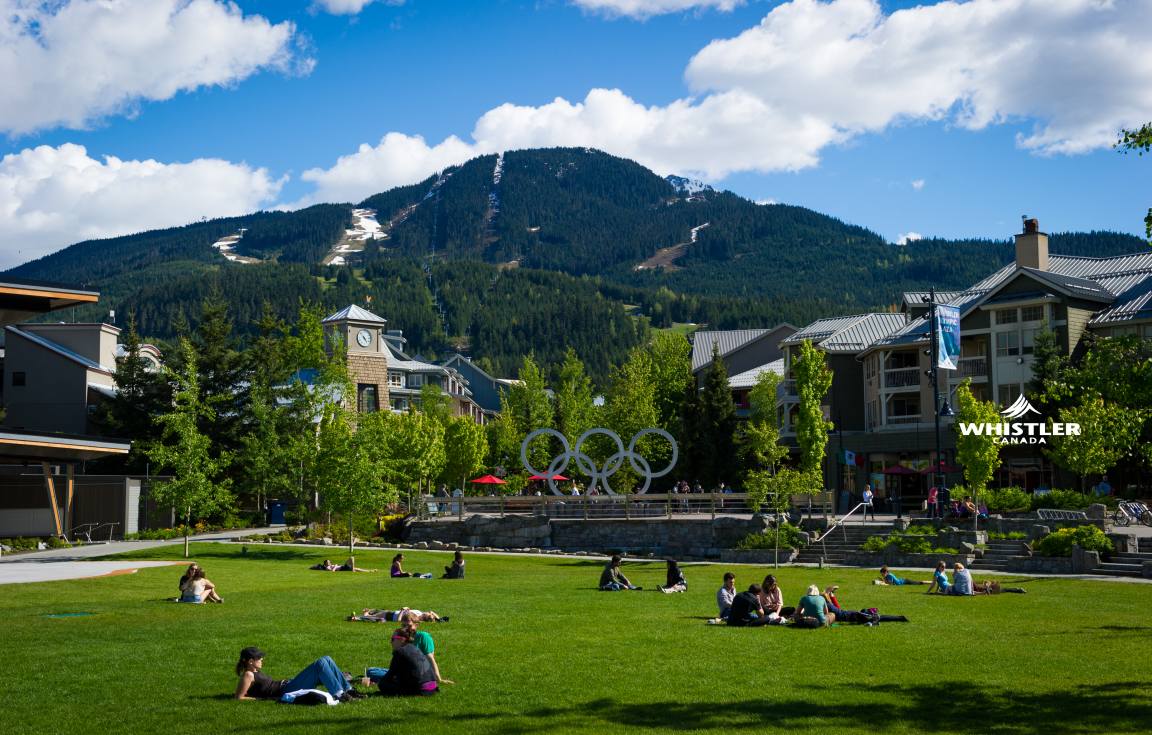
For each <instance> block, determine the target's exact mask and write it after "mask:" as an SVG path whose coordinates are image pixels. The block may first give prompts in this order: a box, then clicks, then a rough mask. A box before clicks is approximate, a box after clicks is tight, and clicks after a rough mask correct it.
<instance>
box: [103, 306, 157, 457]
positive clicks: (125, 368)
mask: <svg viewBox="0 0 1152 735" xmlns="http://www.w3.org/2000/svg"><path fill="white" fill-rule="evenodd" d="M123 340H124V341H123V344H124V347H125V349H126V350H127V352H128V354H127V355H125V356H124V357H123V359H121V360H119V361H118V362H117V363H116V371H115V372H114V373H113V375H112V380H113V382H115V384H116V394H115V395H114V396H111V397H109V398H106V399H105V400H104V403H103V404H102V405H101V407H100V413H99V414H97V417H96V423H97V424H103V425H104V426H106V427H107V429H108V430H109V432H110V433H111V435H112V436H115V437H119V438H121V439H130V440H132V450H131V452H130V453H129V454H128V457H127V458H126V459H121V458H107V459H103V460H99V471H101V472H107V473H110V474H112V473H119V472H135V473H143V472H144V470H145V463H146V462H147V460H148V456H147V452H146V447H147V446H148V445H149V444H150V443H151V442H153V441H155V440H156V439H157V438H158V437H159V436H160V434H161V431H160V428H161V427H160V426H159V425H158V424H157V423H156V422H155V421H154V419H155V417H156V416H159V415H161V414H164V413H167V412H168V411H170V410H171V405H172V391H171V388H170V387H169V385H168V381H167V380H165V378H164V374H163V373H162V372H161V371H159V370H156V369H155V368H153V367H152V362H151V361H150V360H147V359H145V358H144V357H141V355H140V335H139V334H138V333H137V332H136V315H135V314H129V315H128V330H127V332H125V334H124V337H123Z"/></svg>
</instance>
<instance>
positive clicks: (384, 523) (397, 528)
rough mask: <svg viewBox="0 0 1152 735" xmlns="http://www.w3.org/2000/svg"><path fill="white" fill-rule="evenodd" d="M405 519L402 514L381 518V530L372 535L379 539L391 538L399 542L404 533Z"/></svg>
mask: <svg viewBox="0 0 1152 735" xmlns="http://www.w3.org/2000/svg"><path fill="white" fill-rule="evenodd" d="M405 517H406V516H405V515H404V514H402V513H399V514H397V515H394V516H380V530H379V531H377V532H376V533H374V534H372V535H373V536H375V537H377V538H389V539H396V540H397V541H399V540H400V534H401V533H402V532H403V531H404V518H405Z"/></svg>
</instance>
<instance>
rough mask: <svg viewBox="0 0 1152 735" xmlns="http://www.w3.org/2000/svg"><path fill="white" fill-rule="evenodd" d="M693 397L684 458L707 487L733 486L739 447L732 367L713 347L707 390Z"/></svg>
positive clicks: (706, 377)
mask: <svg viewBox="0 0 1152 735" xmlns="http://www.w3.org/2000/svg"><path fill="white" fill-rule="evenodd" d="M693 393H695V395H694V396H693V398H694V400H693V401H692V405H690V406H687V407H686V422H685V423H686V424H687V426H686V428H687V430H688V432H689V435H688V436H687V437H686V438H685V444H686V445H687V446H686V447H685V449H684V455H685V456H686V458H688V459H689V463H688V468H689V469H690V470H691V473H692V475H693V479H698V480H700V481H702V482H705V483H707V484H708V485H707V488H706V489H710V488H712V487H716V486H717V485H719V484H720V483H721V482H727V483H731V482H732V480H733V479H734V478H735V475H736V473H737V472H738V471H739V462H738V456H737V446H736V427H737V423H738V419H737V418H736V406H735V404H734V403H733V402H732V389H731V388H729V387H728V367H727V366H726V365H725V364H724V361H723V360H722V359H721V358H720V349H719V347H717V346H716V345H715V344H713V345H712V365H711V366H710V367H709V368H708V372H707V374H706V375H705V377H704V389H703V390H701V391H699V392H698V393H696V392H695V391H693Z"/></svg>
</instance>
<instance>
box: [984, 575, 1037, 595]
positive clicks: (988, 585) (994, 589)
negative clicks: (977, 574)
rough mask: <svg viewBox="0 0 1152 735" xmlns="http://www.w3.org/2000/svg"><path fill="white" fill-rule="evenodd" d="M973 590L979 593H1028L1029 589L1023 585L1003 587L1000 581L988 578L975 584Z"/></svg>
mask: <svg viewBox="0 0 1152 735" xmlns="http://www.w3.org/2000/svg"><path fill="white" fill-rule="evenodd" d="M972 591H973V593H975V594H977V595H998V594H1000V593H1001V592H1014V593H1016V594H1018V595H1026V594H1028V591H1027V590H1025V589H1024V588H1023V587H1001V586H1000V583H999V582H997V581H995V580H987V579H986V580H984V583H983V584H977V585H974V586H973V587H972Z"/></svg>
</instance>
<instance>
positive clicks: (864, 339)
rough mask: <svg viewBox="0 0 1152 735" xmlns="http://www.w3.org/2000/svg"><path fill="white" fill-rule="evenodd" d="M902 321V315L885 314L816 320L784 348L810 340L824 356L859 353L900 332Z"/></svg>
mask: <svg viewBox="0 0 1152 735" xmlns="http://www.w3.org/2000/svg"><path fill="white" fill-rule="evenodd" d="M905 319H906V317H905V316H904V314H891V313H888V312H879V313H872V314H856V315H855V316H839V317H831V318H828V319H817V320H816V321H814V322H812V323H811V324H809V325H808V326H807V327H804V329H802V330H800V331H799V332H797V333H796V334H794V335H792V336H791V337H789V338H788V339H787V340H785V341H784V342H783V344H789V345H793V344H800V343H801V342H803V341H804V340H806V339H810V340H812V344H814V345H818V346H819V347H820V349H822V350H824V351H825V352H860V351H861V350H864V349H867V348H868V347H869V346H871V345H872V344H875V342H876V341H877V340H879V339H882V338H883V337H886V336H888V335H889V334H892V333H893V332H895V331H896V330H898V329H900V328H902V327H903V326H904V324H905Z"/></svg>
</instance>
